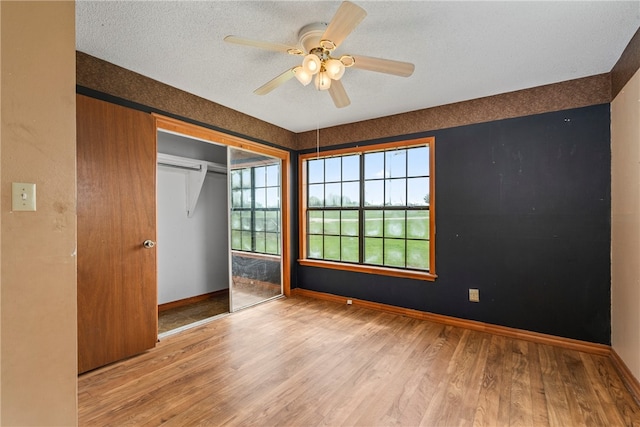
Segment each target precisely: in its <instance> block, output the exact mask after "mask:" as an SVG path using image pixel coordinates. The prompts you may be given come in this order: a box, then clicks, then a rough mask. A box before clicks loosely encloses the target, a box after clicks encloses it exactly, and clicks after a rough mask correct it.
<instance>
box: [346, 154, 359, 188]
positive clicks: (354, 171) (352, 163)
mask: <svg viewBox="0 0 640 427" xmlns="http://www.w3.org/2000/svg"><path fill="white" fill-rule="evenodd" d="M342 180H343V181H358V180H360V156H359V155H357V154H356V155H353V156H344V157H343V158H342Z"/></svg>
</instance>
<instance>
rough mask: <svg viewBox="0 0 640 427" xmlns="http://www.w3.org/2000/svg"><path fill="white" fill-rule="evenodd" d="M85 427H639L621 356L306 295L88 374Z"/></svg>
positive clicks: (83, 384)
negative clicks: (619, 366)
mask: <svg viewBox="0 0 640 427" xmlns="http://www.w3.org/2000/svg"><path fill="white" fill-rule="evenodd" d="M78 388H79V423H80V425H82V426H106V425H113V426H124V425H149V426H153V425H168V426H192V425H207V426H209V425H211V426H219V425H242V426H246V425H256V426H276V425H277V426H281V425H299V426H340V425H362V426H373V425H405V426H414V425H426V426H459V425H476V426H482V425H486V426H502V425H521V426H545V425H551V426H579V425H585V426H625V425H629V426H630V425H638V426H640V407H639V406H638V405H637V404H636V403H635V402H634V400H633V398H632V396H631V395H630V394H629V393H628V391H627V390H626V389H625V387H624V386H623V384H622V382H621V380H620V378H619V376H618V374H617V372H616V371H615V369H614V367H613V365H612V364H611V362H610V360H609V359H608V358H607V357H604V356H597V355H591V354H587V353H581V352H577V351H573V350H566V349H562V348H559V347H552V346H547V345H542V344H534V343H531V342H527V341H522V340H517V339H511V338H506V337H502V336H497V335H491V334H487V333H483V332H476V331H471V330H468V329H463V328H458V327H453V326H445V325H442V324H438V323H432V322H428V321H424V320H417V319H413V318H408V317H403V316H399V315H394V314H389V313H382V312H377V311H373V310H370V309H366V308H361V307H355V306H347V305H340V304H336V303H332V302H327V301H318V300H313V299H308V298H303V297H295V298H288V299H278V300H274V301H270V302H268V303H265V304H262V305H259V306H256V307H253V308H251V309H248V310H244V311H240V312H237V313H234V314H232V315H229V316H226V317H224V318H220V319H217V320H214V321H212V322H210V323H208V324H206V325H203V326H200V327H197V328H194V329H191V330H188V331H184V332H182V333H179V334H176V335H173V336H170V337H168V338H166V339H164V340H162V341H161V342H160V343H159V344H158V346H157V347H156V348H155V349H153V350H150V351H148V352H146V353H144V354H142V355H139V356H136V357H133V358H130V359H128V360H125V361H122V362H118V363H116V364H113V365H110V366H107V367H104V368H101V369H98V370H96V371H93V372H89V373H87V374H84V375H82V376H80V377H79V380H78Z"/></svg>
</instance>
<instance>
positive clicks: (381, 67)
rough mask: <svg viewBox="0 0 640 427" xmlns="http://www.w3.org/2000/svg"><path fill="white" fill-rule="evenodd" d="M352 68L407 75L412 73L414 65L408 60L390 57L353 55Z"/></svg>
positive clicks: (401, 75)
mask: <svg viewBox="0 0 640 427" xmlns="http://www.w3.org/2000/svg"><path fill="white" fill-rule="evenodd" d="M353 59H354V60H355V61H354V64H353V68H358V69H360V70H368V71H377V72H378V73H386V74H394V75H396V76H400V77H409V76H410V75H411V74H413V70H414V69H415V65H413V64H412V63H410V62H402V61H394V60H391V59H382V58H372V57H370V56H354V57H353Z"/></svg>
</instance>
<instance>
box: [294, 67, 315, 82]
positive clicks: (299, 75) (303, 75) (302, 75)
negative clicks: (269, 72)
mask: <svg viewBox="0 0 640 427" xmlns="http://www.w3.org/2000/svg"><path fill="white" fill-rule="evenodd" d="M293 75H294V76H296V79H298V81H299V82H300V83H302V85H303V86H306V85H308V84H309V83H311V79H313V76H312V75H311V74H309V73H307V72H306V71H305V70H304V68H302V67H300V66H298V67H295V68H294V69H293Z"/></svg>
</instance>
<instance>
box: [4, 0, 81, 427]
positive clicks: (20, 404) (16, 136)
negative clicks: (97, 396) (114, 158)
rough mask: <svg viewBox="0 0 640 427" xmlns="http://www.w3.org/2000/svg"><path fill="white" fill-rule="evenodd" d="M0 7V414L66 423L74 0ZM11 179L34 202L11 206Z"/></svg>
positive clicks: (71, 374)
mask: <svg viewBox="0 0 640 427" xmlns="http://www.w3.org/2000/svg"><path fill="white" fill-rule="evenodd" d="M0 10H1V13H0V19H1V24H0V30H1V33H0V41H1V57H2V59H1V62H0V64H1V72H0V77H1V84H0V87H1V92H0V93H1V111H2V116H1V126H0V129H1V130H0V132H1V133H0V136H1V139H0V152H1V155H0V161H1V166H0V171H1V172H0V179H1V181H0V183H1V188H0V194H1V206H2V212H1V216H0V229H1V233H0V234H1V236H2V240H1V249H0V254H1V264H0V265H1V268H0V285H1V292H0V294H1V297H0V328H1V329H0V343H1V348H0V361H1V367H0V387H1V390H2V396H1V402H0V404H1V406H0V407H1V416H2V418H1V420H0V424H2V425H65V426H68V425H75V424H77V403H76V402H77V378H76V369H77V364H76V357H77V356H76V354H77V349H76V329H77V327H76V257H75V245H76V214H75V212H76V207H75V194H76V188H75V186H76V178H75V5H74V3H73V2H22V1H16V2H10V1H2V2H1V3H0ZM12 182H33V183H36V185H37V208H38V209H37V211H36V212H12V210H11V183H12Z"/></svg>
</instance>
